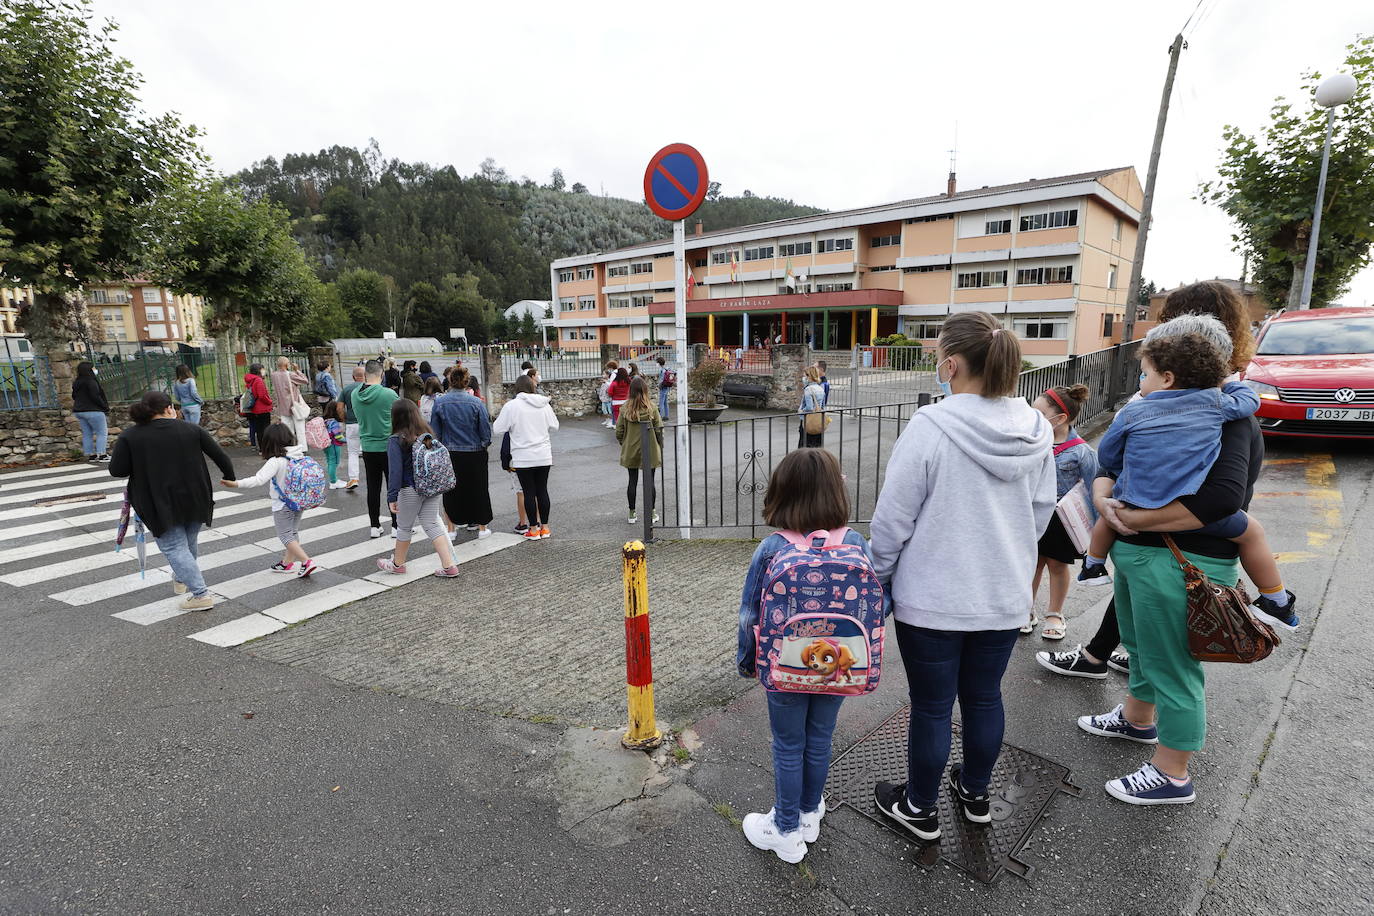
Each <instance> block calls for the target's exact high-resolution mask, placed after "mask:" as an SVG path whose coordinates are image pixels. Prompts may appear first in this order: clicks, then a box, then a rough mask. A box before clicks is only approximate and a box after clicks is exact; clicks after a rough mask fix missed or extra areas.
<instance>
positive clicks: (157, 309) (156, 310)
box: [143, 305, 167, 321]
mask: <svg viewBox="0 0 1374 916" xmlns="http://www.w3.org/2000/svg"><path fill="white" fill-rule="evenodd" d="M143 320H144V321H166V320H167V319H166V318H164V317H163V315H162V306H160V305H158V306H150V307H148V308H145V309H144V310H143Z"/></svg>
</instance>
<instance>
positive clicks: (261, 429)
mask: <svg viewBox="0 0 1374 916" xmlns="http://www.w3.org/2000/svg"><path fill="white" fill-rule="evenodd" d="M271 419H272V415H271V414H270V413H250V414H249V415H248V444H249V445H250V446H254V447H257V448H261V447H262V446H261V445H259V444H258V443H259V442H260V441H261V440H262V434H263V433H265V432H267V421H269V420H271Z"/></svg>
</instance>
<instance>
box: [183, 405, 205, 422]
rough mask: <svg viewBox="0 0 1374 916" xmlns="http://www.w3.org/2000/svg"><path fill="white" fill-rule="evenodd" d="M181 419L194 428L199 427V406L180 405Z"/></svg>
mask: <svg viewBox="0 0 1374 916" xmlns="http://www.w3.org/2000/svg"><path fill="white" fill-rule="evenodd" d="M181 418H182V419H183V420H185V421H186V422H187V423H191V424H193V425H195V426H199V425H200V405H199V404H182V405H181Z"/></svg>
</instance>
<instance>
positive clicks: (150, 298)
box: [143, 286, 162, 302]
mask: <svg viewBox="0 0 1374 916" xmlns="http://www.w3.org/2000/svg"><path fill="white" fill-rule="evenodd" d="M143 301H144V302H161V301H162V290H160V289H158V288H157V287H156V286H145V287H143Z"/></svg>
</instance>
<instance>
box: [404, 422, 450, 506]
mask: <svg viewBox="0 0 1374 916" xmlns="http://www.w3.org/2000/svg"><path fill="white" fill-rule="evenodd" d="M410 454H411V461H412V462H414V466H413V471H414V477H415V481H414V483H412V484H411V486H413V487H414V488H415V492H416V493H419V494H420V495H421V496H423V497H425V498H429V497H431V496H440V495H442V494H444V493H447V492H448V491H449V490H452V489H453V488H454V487H456V486H457V485H458V479H457V478H456V477H454V476H453V461H452V459H450V458H449V456H448V449H446V448H444V445H443V443H442V442H440V441H439V440H437V439H435V438H434V437H433V436H431V435H430V434H429V433H425V434H424V435H423V436H421V437H420V438H418V439H416V440H415V444H414V445H413V446H412V447H411V450H410Z"/></svg>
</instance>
